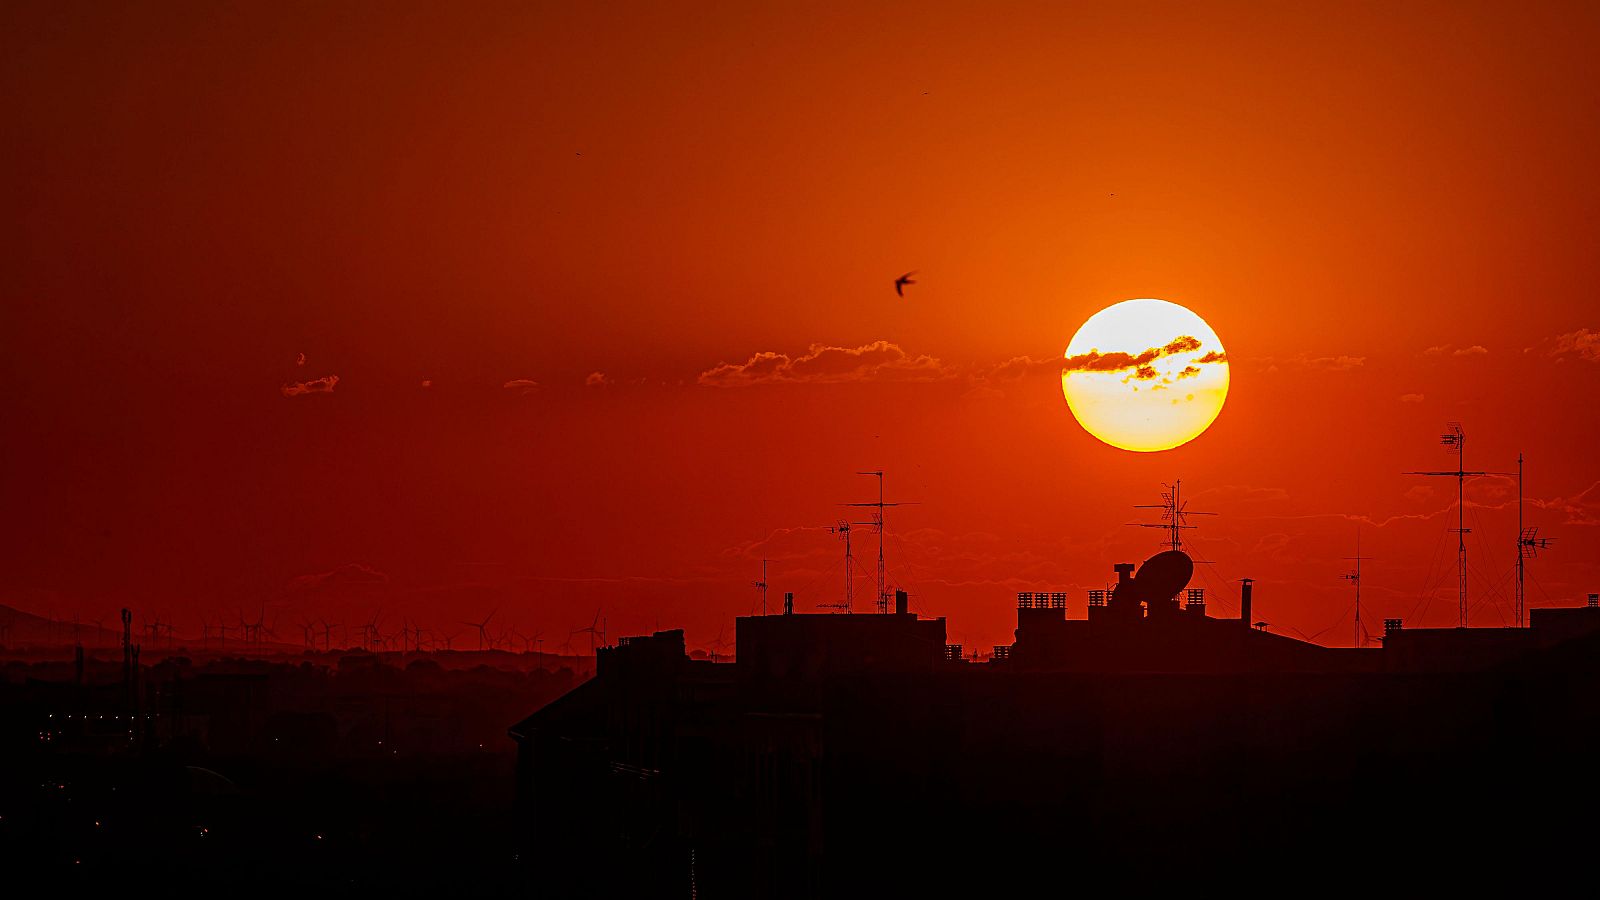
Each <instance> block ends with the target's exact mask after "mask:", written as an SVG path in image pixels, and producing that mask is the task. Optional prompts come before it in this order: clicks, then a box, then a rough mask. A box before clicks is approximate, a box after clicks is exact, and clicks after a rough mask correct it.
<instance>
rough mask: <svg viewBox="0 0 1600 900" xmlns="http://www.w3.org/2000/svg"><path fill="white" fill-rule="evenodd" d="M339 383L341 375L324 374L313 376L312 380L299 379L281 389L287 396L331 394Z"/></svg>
mask: <svg viewBox="0 0 1600 900" xmlns="http://www.w3.org/2000/svg"><path fill="white" fill-rule="evenodd" d="M338 383H339V376H337V375H324V376H322V377H321V378H313V379H311V380H310V381H297V382H295V383H294V384H286V385H284V386H283V387H281V388H279V390H281V391H283V395H284V396H285V397H300V396H303V395H305V394H331V393H333V387H334V385H336V384H338Z"/></svg>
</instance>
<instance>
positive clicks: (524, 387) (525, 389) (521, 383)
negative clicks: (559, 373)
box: [504, 378, 539, 394]
mask: <svg viewBox="0 0 1600 900" xmlns="http://www.w3.org/2000/svg"><path fill="white" fill-rule="evenodd" d="M504 387H505V389H506V390H508V391H516V392H517V393H519V394H531V393H533V392H534V391H537V390H538V389H539V382H537V381H534V380H533V379H531V378H513V379H511V380H510V381H508V382H506V383H505V385H504Z"/></svg>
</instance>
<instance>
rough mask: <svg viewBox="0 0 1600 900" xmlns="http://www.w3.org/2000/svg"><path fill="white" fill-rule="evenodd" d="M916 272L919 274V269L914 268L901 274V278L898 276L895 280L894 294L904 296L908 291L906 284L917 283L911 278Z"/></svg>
mask: <svg viewBox="0 0 1600 900" xmlns="http://www.w3.org/2000/svg"><path fill="white" fill-rule="evenodd" d="M915 274H917V270H916V269H912V270H911V271H909V272H907V273H905V274H904V275H901V276H900V277H899V278H896V279H895V280H894V294H895V296H896V297H904V296H905V295H906V291H905V287H906V285H908V284H916V282H915V281H912V280H911V276H913V275H915Z"/></svg>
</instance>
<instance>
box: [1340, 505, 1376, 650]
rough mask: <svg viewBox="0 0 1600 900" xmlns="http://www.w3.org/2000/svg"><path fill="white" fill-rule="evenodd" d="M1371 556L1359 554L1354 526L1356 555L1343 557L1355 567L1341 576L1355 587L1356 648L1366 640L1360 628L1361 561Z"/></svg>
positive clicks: (1359, 543)
mask: <svg viewBox="0 0 1600 900" xmlns="http://www.w3.org/2000/svg"><path fill="white" fill-rule="evenodd" d="M1371 558H1372V557H1370V556H1362V555H1361V529H1360V528H1359V527H1358V528H1356V555H1355V556H1346V557H1345V559H1348V560H1353V561H1354V562H1355V564H1356V567H1355V570H1354V571H1350V572H1346V573H1345V574H1344V576H1343V578H1344V579H1345V580H1346V581H1348V582H1350V583H1351V584H1353V585H1355V588H1356V640H1355V646H1356V647H1357V648H1360V647H1365V646H1366V644H1367V642H1366V632H1364V631H1363V630H1362V628H1361V561H1362V560H1364V559H1371Z"/></svg>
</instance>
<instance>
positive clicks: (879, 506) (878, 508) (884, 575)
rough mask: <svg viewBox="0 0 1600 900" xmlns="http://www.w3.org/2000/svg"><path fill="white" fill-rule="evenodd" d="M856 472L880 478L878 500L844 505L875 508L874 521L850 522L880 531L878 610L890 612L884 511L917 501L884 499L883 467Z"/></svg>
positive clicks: (911, 504)
mask: <svg viewBox="0 0 1600 900" xmlns="http://www.w3.org/2000/svg"><path fill="white" fill-rule="evenodd" d="M856 474H857V475H871V476H872V477H874V478H876V479H878V499H877V500H876V501H869V502H867V503H846V504H843V505H845V506H862V507H868V508H870V509H872V510H873V512H872V521H870V522H851V523H850V524H851V525H867V526H870V527H871V528H872V529H873V530H874V531H876V532H877V533H878V612H879V613H888V612H889V581H888V569H887V567H886V566H885V565H884V560H883V534H884V529H883V513H884V510H885V509H887V508H888V507H891V506H915V505H916V503H915V501H912V502H899V503H891V502H888V501H886V500H884V499H883V470H882V469H872V470H871V471H867V472H857V473H856Z"/></svg>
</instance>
